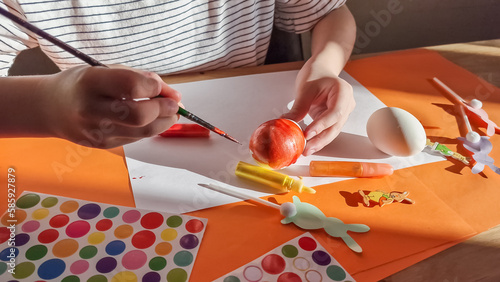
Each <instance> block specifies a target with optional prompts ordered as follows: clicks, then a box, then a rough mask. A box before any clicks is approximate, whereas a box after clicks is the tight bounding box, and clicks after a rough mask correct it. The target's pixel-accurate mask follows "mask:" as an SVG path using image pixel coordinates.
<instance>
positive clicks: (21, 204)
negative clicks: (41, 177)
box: [16, 194, 40, 209]
mask: <svg viewBox="0 0 500 282" xmlns="http://www.w3.org/2000/svg"><path fill="white" fill-rule="evenodd" d="M39 202H40V196H39V195H37V194H26V195H23V196H22V197H21V198H19V199H18V200H17V202H16V205H17V207H18V208H20V209H29V208H32V207H34V206H36V205H37V204H38V203H39Z"/></svg>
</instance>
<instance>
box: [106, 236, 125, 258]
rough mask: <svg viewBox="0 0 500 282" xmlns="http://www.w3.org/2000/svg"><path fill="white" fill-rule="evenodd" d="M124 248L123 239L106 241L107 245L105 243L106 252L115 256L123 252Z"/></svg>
mask: <svg viewBox="0 0 500 282" xmlns="http://www.w3.org/2000/svg"><path fill="white" fill-rule="evenodd" d="M125 248H126V246H125V243H124V242H123V241H120V240H115V241H111V242H109V243H108V245H106V253H107V254H108V255H110V256H116V255H119V254H121V253H123V251H125Z"/></svg>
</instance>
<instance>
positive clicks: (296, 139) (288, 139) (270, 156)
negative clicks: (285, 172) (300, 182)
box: [249, 119, 306, 169]
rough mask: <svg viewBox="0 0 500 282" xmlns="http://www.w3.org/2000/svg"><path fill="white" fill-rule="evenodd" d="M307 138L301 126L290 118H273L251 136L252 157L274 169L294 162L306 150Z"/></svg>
mask: <svg viewBox="0 0 500 282" xmlns="http://www.w3.org/2000/svg"><path fill="white" fill-rule="evenodd" d="M305 144H306V139H305V137H304V133H303V132H302V129H301V128H300V126H299V125H298V124H297V123H296V122H294V121H292V120H289V119H273V120H269V121H266V122H264V123H263V124H261V125H260V126H259V127H258V128H257V129H256V130H255V131H254V132H253V134H252V136H251V137H250V145H249V148H250V151H251V152H252V157H253V158H254V159H255V160H256V161H257V162H258V163H259V164H260V165H264V166H269V167H270V168H272V169H281V168H284V167H287V166H289V165H291V164H294V163H295V162H296V161H297V159H298V158H299V157H300V155H301V154H302V152H303V151H304V148H305Z"/></svg>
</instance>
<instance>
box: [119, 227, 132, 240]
mask: <svg viewBox="0 0 500 282" xmlns="http://www.w3.org/2000/svg"><path fill="white" fill-rule="evenodd" d="M133 232H134V228H133V227H132V226H130V225H128V224H123V225H120V226H118V227H116V229H115V236H116V238H118V239H125V238H128V237H130V235H132V233H133Z"/></svg>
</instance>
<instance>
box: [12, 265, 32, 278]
mask: <svg viewBox="0 0 500 282" xmlns="http://www.w3.org/2000/svg"><path fill="white" fill-rule="evenodd" d="M33 272H35V265H34V264H33V263H32V262H29V261H25V262H21V263H20V264H18V265H16V271H15V273H14V274H12V277H14V278H16V279H24V278H28V277H30V276H31V274H33Z"/></svg>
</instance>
